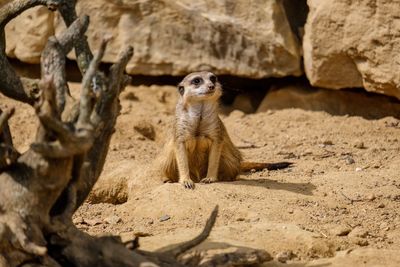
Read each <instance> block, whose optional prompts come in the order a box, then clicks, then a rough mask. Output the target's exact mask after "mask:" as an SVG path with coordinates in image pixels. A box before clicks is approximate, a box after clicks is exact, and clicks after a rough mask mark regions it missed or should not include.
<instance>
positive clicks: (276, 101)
mask: <svg viewBox="0 0 400 267" xmlns="http://www.w3.org/2000/svg"><path fill="white" fill-rule="evenodd" d="M287 108H300V109H303V110H313V111H325V112H327V113H329V114H332V115H350V116H361V117H364V118H366V119H380V118H383V117H387V116H393V117H395V118H400V103H399V101H398V100H396V99H394V98H392V97H388V96H384V95H374V94H367V93H365V92H360V91H354V90H351V91H349V90H346V91H345V90H343V91H335V90H328V89H322V88H313V87H311V86H308V85H305V84H294V85H286V86H282V87H279V86H276V87H274V88H273V90H271V91H269V92H268V93H267V94H266V96H265V97H264V99H263V101H262V102H261V104H260V105H259V107H258V109H257V112H265V111H268V110H281V109H287Z"/></svg>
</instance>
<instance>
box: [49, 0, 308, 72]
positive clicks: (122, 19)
mask: <svg viewBox="0 0 400 267" xmlns="http://www.w3.org/2000/svg"><path fill="white" fill-rule="evenodd" d="M77 9H78V13H79V14H83V13H85V14H88V15H90V17H91V24H90V27H89V31H88V39H89V43H90V45H91V46H92V47H93V48H94V49H96V48H97V47H98V46H99V43H100V39H101V37H102V36H103V35H104V34H107V33H109V34H112V36H113V37H114V39H113V40H112V41H111V43H110V46H109V48H108V50H107V53H106V56H105V59H104V60H105V61H107V62H115V61H116V60H117V56H118V52H119V51H120V50H121V49H122V48H123V47H124V46H126V45H128V44H130V45H133V46H134V47H135V56H134V57H133V59H132V60H131V62H130V63H129V64H128V67H127V71H128V73H130V74H144V75H183V74H186V73H188V72H192V71H196V70H202V69H205V70H214V71H216V72H217V73H218V74H230V75H238V76H244V77H252V78H260V77H270V76H274V77H281V76H287V75H300V74H301V66H300V52H299V45H298V43H297V40H296V38H295V37H294V35H293V33H292V31H291V29H290V26H289V23H288V22H287V20H286V16H285V12H284V9H283V7H282V5H281V3H280V1H278V0H251V1H248V0H238V1H226V0H224V1H211V0H201V1H191V0H180V1H176V0H171V1H160V0H154V1H132V0H125V1H116V0H112V1H110V0H97V1H88V0H80V1H78V5H77ZM58 21H60V20H58ZM62 25H63V23H61V22H60V23H59V25H58V26H57V32H60V30H61V29H62V28H63V27H62ZM71 57H73V55H72V54H71Z"/></svg>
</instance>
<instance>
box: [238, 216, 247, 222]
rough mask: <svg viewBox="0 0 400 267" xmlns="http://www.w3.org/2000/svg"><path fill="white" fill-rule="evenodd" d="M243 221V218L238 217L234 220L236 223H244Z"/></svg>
mask: <svg viewBox="0 0 400 267" xmlns="http://www.w3.org/2000/svg"><path fill="white" fill-rule="evenodd" d="M244 220H245V218H243V217H239V218H237V219H236V221H238V222H244Z"/></svg>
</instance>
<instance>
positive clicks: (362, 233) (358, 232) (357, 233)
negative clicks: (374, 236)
mask: <svg viewBox="0 0 400 267" xmlns="http://www.w3.org/2000/svg"><path fill="white" fill-rule="evenodd" d="M368 234H369V233H368V231H367V230H365V229H363V228H362V227H356V228H354V229H353V230H352V231H351V232H350V233H349V237H361V238H366V237H367V236H368Z"/></svg>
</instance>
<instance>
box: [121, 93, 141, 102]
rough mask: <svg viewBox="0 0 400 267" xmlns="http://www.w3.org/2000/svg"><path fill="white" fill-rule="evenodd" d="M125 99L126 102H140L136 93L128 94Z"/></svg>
mask: <svg viewBox="0 0 400 267" xmlns="http://www.w3.org/2000/svg"><path fill="white" fill-rule="evenodd" d="M124 98H125V99H126V100H130V101H138V100H139V98H138V97H137V96H136V95H135V93H134V92H129V93H127V94H126V95H125V97H124Z"/></svg>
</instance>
